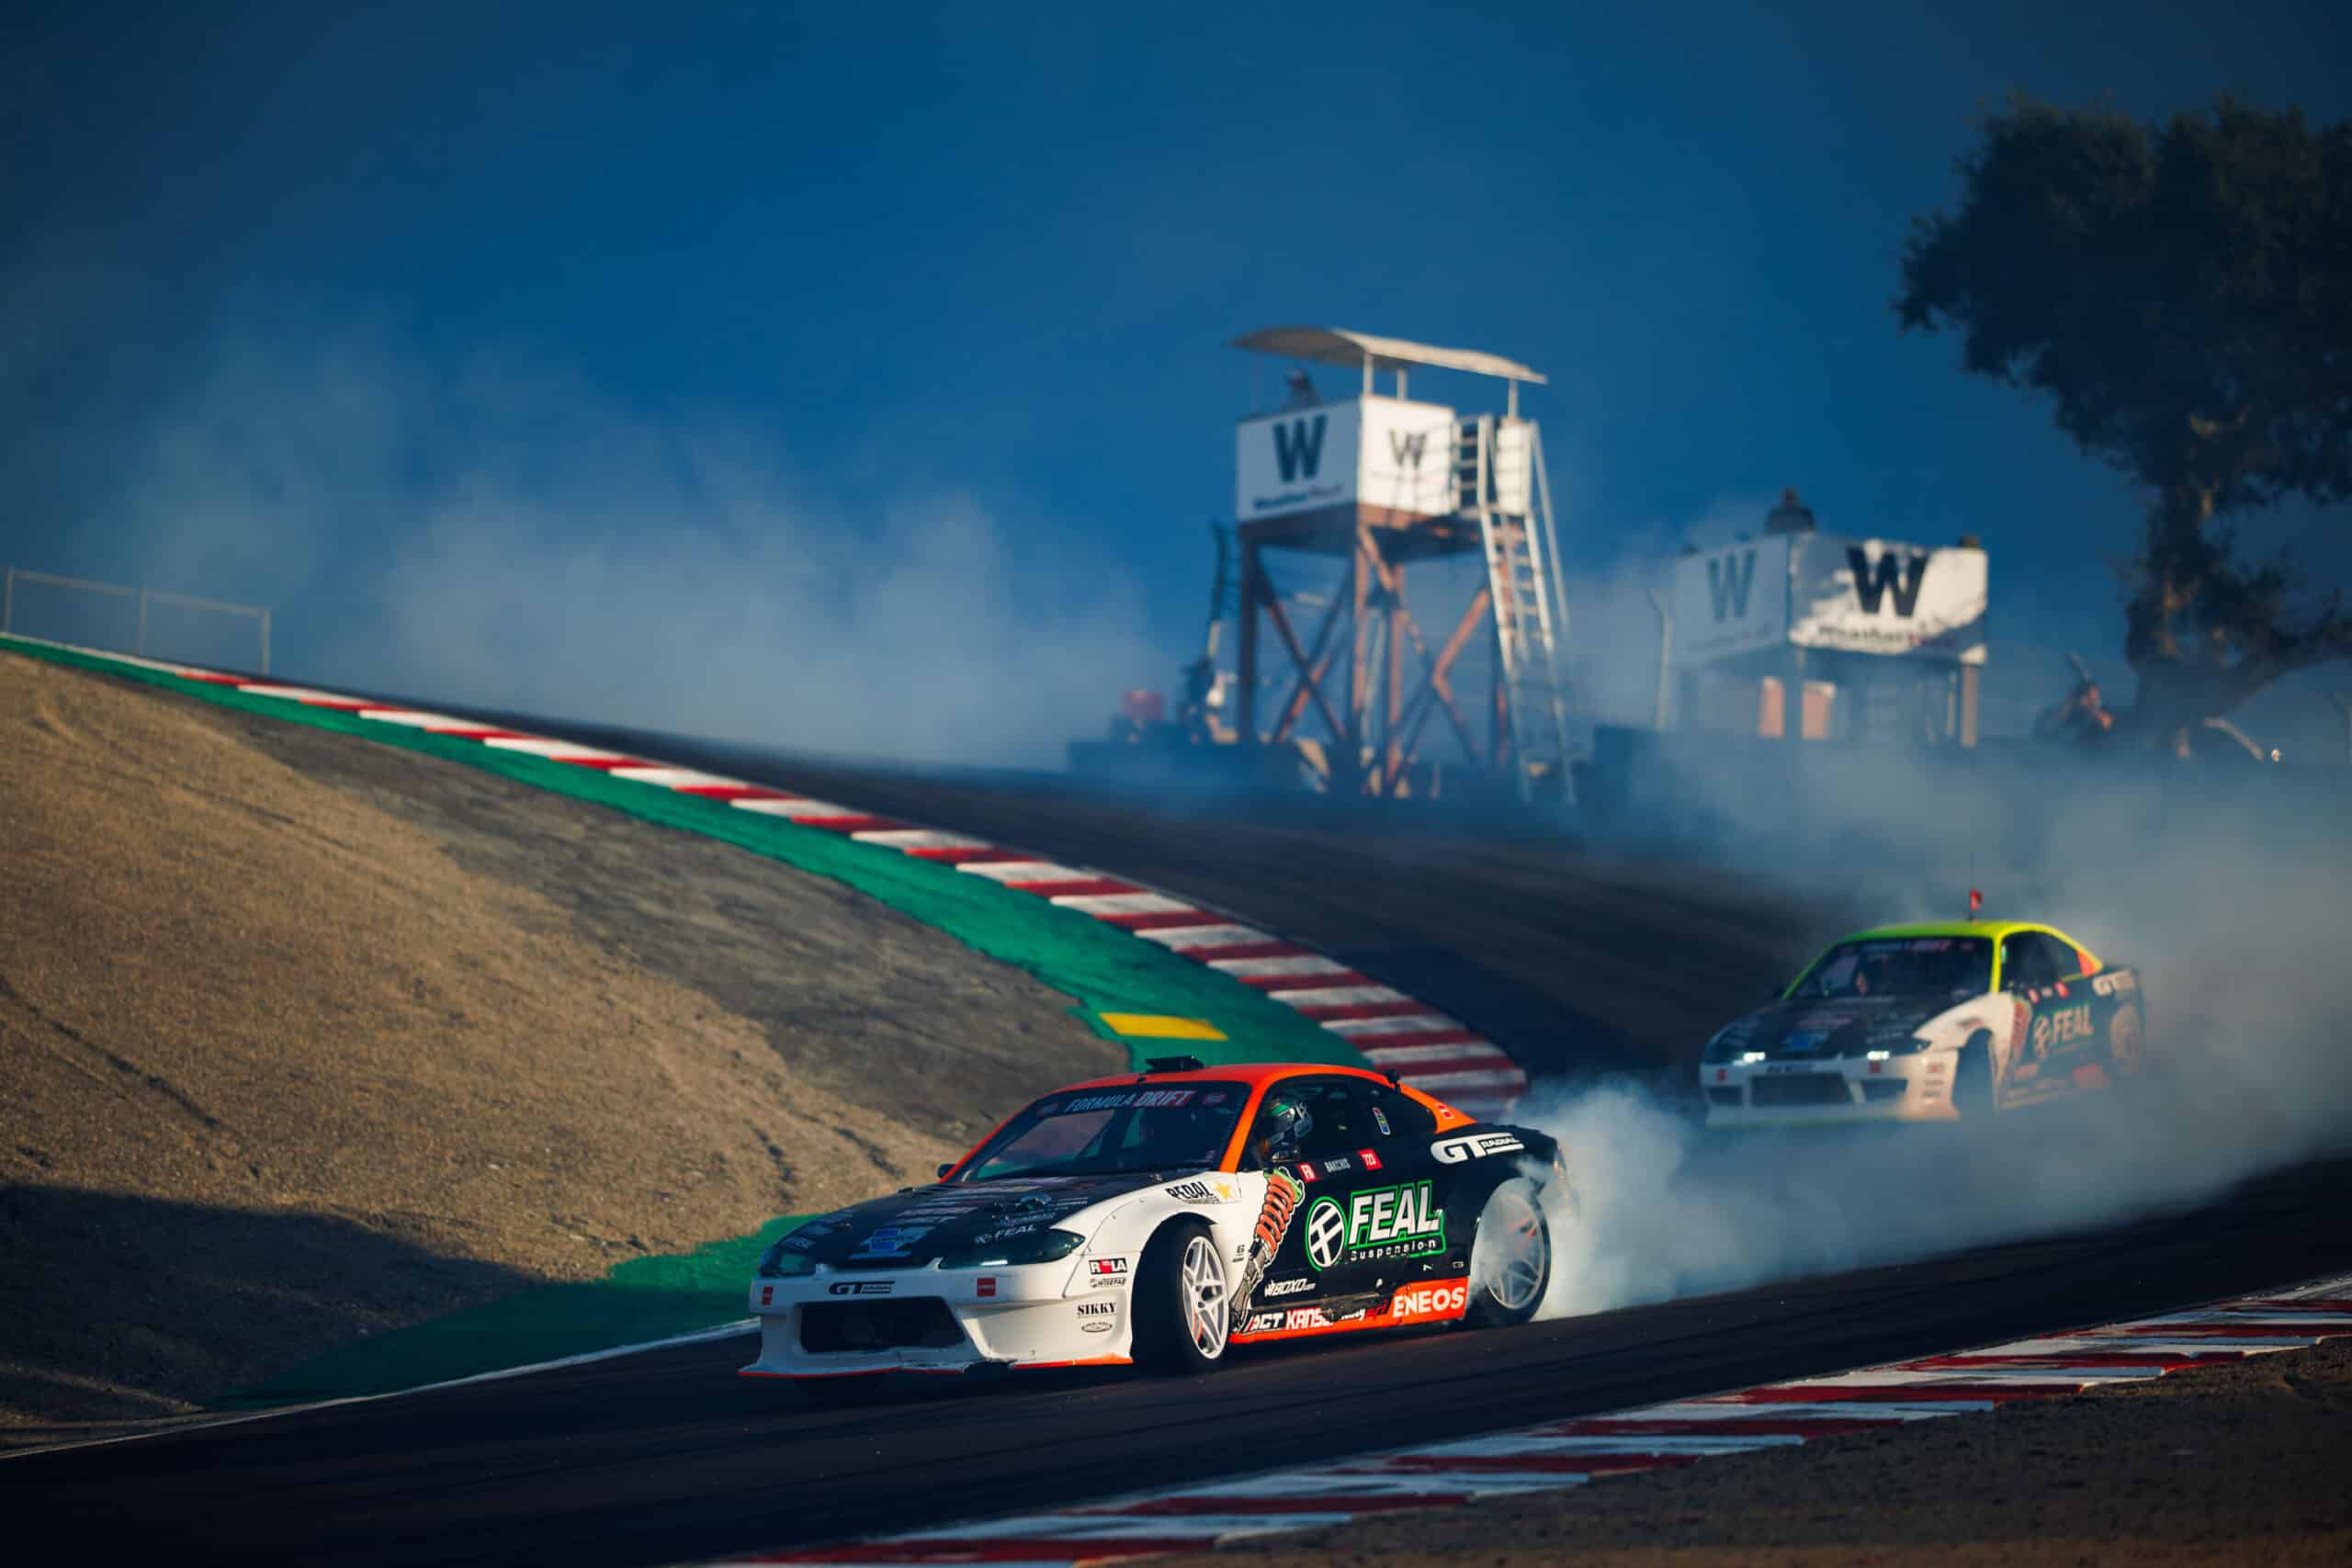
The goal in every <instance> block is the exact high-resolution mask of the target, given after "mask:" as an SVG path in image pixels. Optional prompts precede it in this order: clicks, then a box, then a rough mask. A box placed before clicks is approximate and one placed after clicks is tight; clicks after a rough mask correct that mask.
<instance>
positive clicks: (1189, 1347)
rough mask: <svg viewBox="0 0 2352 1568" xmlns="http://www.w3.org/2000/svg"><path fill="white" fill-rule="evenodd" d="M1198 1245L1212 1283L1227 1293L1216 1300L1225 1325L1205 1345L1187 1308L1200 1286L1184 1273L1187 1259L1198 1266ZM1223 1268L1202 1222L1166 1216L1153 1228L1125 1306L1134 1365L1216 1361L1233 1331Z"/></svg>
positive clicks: (1192, 1368)
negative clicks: (1210, 1267)
mask: <svg viewBox="0 0 2352 1568" xmlns="http://www.w3.org/2000/svg"><path fill="white" fill-rule="evenodd" d="M1195 1244H1197V1247H1196V1245H1195ZM1199 1247H1205V1248H1206V1249H1207V1252H1206V1260H1207V1262H1208V1263H1210V1264H1213V1265H1215V1267H1216V1284H1217V1286H1218V1288H1219V1289H1221V1290H1223V1291H1224V1292H1225V1294H1224V1295H1223V1296H1222V1298H1221V1299H1220V1301H1219V1303H1217V1304H1218V1306H1219V1307H1220V1309H1221V1311H1222V1313H1223V1327H1222V1329H1221V1331H1219V1332H1217V1333H1216V1334H1214V1335H1211V1336H1208V1338H1209V1340H1210V1343H1208V1344H1207V1345H1206V1346H1204V1345H1203V1344H1202V1342H1201V1340H1200V1339H1199V1338H1197V1337H1195V1333H1194V1327H1195V1324H1194V1319H1193V1314H1192V1312H1191V1311H1190V1307H1191V1306H1192V1304H1193V1302H1192V1298H1193V1296H1194V1295H1195V1294H1196V1292H1197V1291H1198V1289H1199V1288H1200V1287H1199V1285H1198V1282H1197V1281H1195V1280H1189V1279H1188V1278H1187V1277H1186V1272H1185V1269H1186V1264H1187V1260H1188V1258H1189V1259H1190V1260H1191V1262H1192V1265H1193V1268H1194V1269H1199V1268H1200V1267H1201V1265H1202V1255H1201V1254H1200V1252H1199V1250H1198V1248H1199ZM1224 1269H1225V1264H1224V1259H1223V1258H1221V1257H1220V1256H1219V1255H1218V1253H1217V1249H1216V1237H1215V1236H1213V1235H1210V1233H1209V1227H1208V1226H1207V1225H1206V1224H1203V1223H1202V1222H1201V1221H1199V1220H1170V1221H1169V1222H1168V1223H1167V1224H1164V1225H1162V1226H1160V1227H1159V1229H1158V1230H1157V1231H1155V1232H1153V1233H1152V1237H1151V1240H1150V1241H1149V1242H1148V1243H1147V1244H1146V1245H1145V1247H1144V1249H1143V1261H1142V1262H1140V1263H1138V1264H1137V1265H1136V1282H1135V1285H1134V1286H1133V1288H1132V1289H1131V1290H1130V1291H1129V1292H1128V1301H1127V1311H1128V1314H1129V1315H1130V1317H1131V1319H1132V1321H1133V1325H1134V1348H1133V1349H1132V1350H1131V1351H1130V1352H1129V1353H1130V1354H1131V1355H1133V1356H1134V1357H1135V1361H1136V1366H1138V1367H1141V1368H1143V1369H1145V1370H1146V1371H1154V1372H1170V1373H1196V1372H1204V1371H1208V1370H1209V1369H1210V1368H1211V1367H1214V1366H1216V1363H1217V1361H1218V1359H1220V1358H1221V1357H1223V1356H1224V1354H1225V1351H1226V1347H1227V1344H1228V1343H1229V1342H1230V1341H1231V1339H1232V1336H1233V1322H1232V1309H1233V1297H1232V1293H1231V1284H1230V1281H1229V1280H1227V1279H1226V1277H1225V1273H1224Z"/></svg>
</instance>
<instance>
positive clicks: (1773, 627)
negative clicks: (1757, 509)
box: [1674, 534, 1790, 664]
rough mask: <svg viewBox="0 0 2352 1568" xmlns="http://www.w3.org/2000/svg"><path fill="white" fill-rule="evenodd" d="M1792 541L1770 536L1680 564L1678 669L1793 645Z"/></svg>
mask: <svg viewBox="0 0 2352 1568" xmlns="http://www.w3.org/2000/svg"><path fill="white" fill-rule="evenodd" d="M1789 540H1790V536H1788V535H1786V534H1769V535H1766V536H1764V537H1763V538H1760V539H1743V540H1742V541H1740V542H1739V543H1738V544H1736V545H1729V546H1725V547H1723V548H1721V549H1714V550H1705V551H1702V552H1701V553H1699V554H1697V555H1688V556H1684V557H1682V558H1680V559H1679V560H1677V561H1676V562H1675V563H1674V655H1675V662H1676V663H1678V664H1713V662H1715V661H1716V660H1719V659H1731V658H1735V657H1736V656H1737V655H1740V654H1743V653H1755V652H1758V651H1759V650H1761V649H1768V648H1778V647H1780V646H1781V644H1782V643H1783V642H1785V641H1786V640H1787V638H1788V632H1789V558H1790V549H1789Z"/></svg>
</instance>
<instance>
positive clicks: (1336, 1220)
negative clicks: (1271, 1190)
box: [1306, 1140, 1517, 1270]
mask: <svg viewBox="0 0 2352 1568" xmlns="http://www.w3.org/2000/svg"><path fill="white" fill-rule="evenodd" d="M1516 1141H1517V1140H1513V1142H1516ZM1444 1250H1445V1211H1444V1210H1442V1209H1441V1208H1439V1207H1438V1206H1437V1201H1436V1199H1435V1197H1434V1196H1433V1194H1432V1192H1431V1190H1430V1183H1428V1182H1426V1181H1415V1182H1409V1183H1407V1184H1404V1185H1402V1186H1397V1187H1374V1188H1370V1189H1367V1190H1364V1191H1362V1192H1351V1193H1350V1194H1349V1195H1348V1197H1347V1200H1346V1203H1345V1205H1344V1207H1343V1206H1342V1204H1341V1202H1340V1200H1339V1199H1336V1198H1317V1200H1316V1201H1315V1202H1314V1205H1313V1206H1312V1207H1310V1208H1309V1209H1308V1210H1307V1212H1306V1260H1307V1262H1309V1263H1311V1264H1313V1265H1314V1266H1315V1268H1316V1269H1317V1270H1321V1269H1329V1268H1330V1267H1332V1266H1333V1265H1334V1264H1336V1263H1338V1262H1339V1261H1340V1258H1349V1259H1351V1260H1358V1259H1363V1258H1421V1257H1426V1256H1427V1255H1429V1254H1430V1253H1433V1252H1443V1251H1444Z"/></svg>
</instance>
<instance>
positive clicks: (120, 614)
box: [0, 566, 269, 675]
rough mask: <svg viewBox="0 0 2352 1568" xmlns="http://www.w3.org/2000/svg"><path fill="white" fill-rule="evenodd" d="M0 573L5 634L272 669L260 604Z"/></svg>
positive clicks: (13, 570) (0, 630) (0, 629)
mask: <svg viewBox="0 0 2352 1568" xmlns="http://www.w3.org/2000/svg"><path fill="white" fill-rule="evenodd" d="M0 570H5V577H0V634H6V635H11V636H17V637H40V638H42V639H44V640H46V641H50V642H66V643H73V644H75V645H76V646H79V647H83V648H102V649H111V650H113V651H115V652H119V653H123V652H127V653H133V654H137V655H139V656H141V657H142V658H144V657H147V656H149V655H150V654H154V655H159V656H168V657H172V658H177V659H186V660H191V661H203V662H209V663H215V664H224V665H227V666H228V667H230V668H232V669H248V668H249V669H252V670H254V671H257V672H258V673H260V674H263V675H266V674H268V673H269V612H268V611H267V610H266V609H264V608H263V607H262V606H260V605H258V604H223V603H222V602H220V600H218V599H198V598H196V597H194V596H193V595H191V594H187V593H165V592H159V591H158V590H156V589H153V588H137V587H131V586H129V585H127V584H124V583H119V582H95V581H90V580H89V579H87V578H81V577H59V576H57V575H55V574H54V573H51V572H46V571H28V570H26V569H24V568H23V567H16V566H11V567H7V568H6V569H0ZM243 623H250V625H249V626H248V625H245V624H243ZM248 660H252V662H251V663H250V664H249V663H248V662H247V661H248Z"/></svg>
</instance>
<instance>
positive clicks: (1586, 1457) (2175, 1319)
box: [727, 1276, 2352, 1568]
mask: <svg viewBox="0 0 2352 1568" xmlns="http://www.w3.org/2000/svg"><path fill="white" fill-rule="evenodd" d="M2343 1335H2352V1276H2347V1277H2345V1278H2340V1279H2332V1280H2321V1281H2318V1282H2315V1283H2312V1284H2309V1285H2304V1286H2301V1287H2298V1288H2296V1289H2293V1290H2290V1291H2282V1292H2272V1293H2269V1294H2267V1295H2261V1296H2246V1297H2241V1298H2239V1299H2237V1300H2234V1301H2228V1302H2222V1303H2218V1304H2216V1305H2213V1306H2209V1307H2203V1308H2200V1309H2199V1310H2197V1311H2194V1312H2182V1313H2170V1314H2165V1315H2164V1316H2161V1317H2147V1318H2140V1319H2136V1320H2134V1321H2132V1322H2130V1323H2119V1324H2112V1325H2107V1326H2104V1327H2098V1328H2085V1329H2078V1330H2075V1331H2072V1332H2069V1333H2065V1334H2058V1335H2052V1336H2049V1337H2042V1338H2035V1339H2018V1340H2014V1341H2012V1342H2010V1343H2008V1344H2006V1345H1992V1346H1987V1347H1985V1348H1983V1349H1980V1350H1972V1351H1969V1352H1967V1353H1966V1354H1962V1355H1951V1356H1928V1357H1924V1358H1922V1359H1918V1360H1915V1361H1898V1362H1895V1363H1894V1364H1893V1365H1891V1366H1884V1367H1872V1368H1869V1369H1866V1370H1864V1371H1852V1372H1841V1373H1839V1374H1838V1375H1836V1376H1834V1377H1823V1378H1805V1379H1802V1380H1800V1381H1798V1382H1785V1383H1770V1384H1767V1385H1765V1386H1764V1387H1761V1388H1750V1389H1742V1390H1739V1391H1738V1392H1736V1393H1719V1394H1713V1395H1710V1396H1708V1397H1706V1398H1702V1399H1689V1400H1676V1401H1673V1402H1671V1403H1669V1404H1652V1405H1646V1406H1644V1407H1643V1408H1641V1409H1637V1410H1621V1411H1616V1412H1614V1413H1612V1414H1610V1415H1606V1416H1580V1417H1577V1418H1576V1419H1574V1420H1566V1421H1554V1422H1547V1423H1546V1424H1544V1425H1543V1426H1540V1427H1524V1428H1521V1430H1518V1431H1511V1432H1498V1433H1494V1434H1492V1435H1489V1436H1487V1437H1479V1438H1464V1439H1462V1440H1460V1441H1456V1442H1449V1443H1438V1444H1433V1445H1430V1446H1427V1447H1419V1448H1410V1449H1397V1450H1390V1451H1388V1452H1385V1453H1374V1454H1362V1455H1358V1456H1356V1457H1354V1458H1351V1459H1342V1460H1334V1461H1329V1462H1328V1463H1321V1464H1315V1465H1308V1466H1302V1467H1301V1468H1299V1469H1296V1470H1283V1471H1275V1472H1268V1473H1265V1474H1260V1475H1251V1476H1246V1477H1242V1478H1239V1479H1235V1480H1227V1481H1216V1482H1211V1483H1206V1484H1204V1485H1198V1486H1186V1487H1175V1488H1170V1489H1168V1490H1164V1491H1158V1492H1149V1493H1140V1494H1136V1495H1132V1496H1128V1497H1124V1498H1118V1499H1114V1500H1112V1501H1109V1502H1103V1503H1096V1504H1090V1505H1087V1506H1081V1507H1073V1508H1069V1509H1066V1510H1062V1511H1059V1512H1056V1513H1048V1514H1024V1515H1022V1516H1020V1517H1014V1518H1002V1519H990V1520H986V1521H983V1522H979V1523H975V1524H967V1525H958V1526H954V1527H951V1528H948V1529H936V1530H924V1531H921V1532H919V1533H916V1534H911V1535H900V1536H891V1537H888V1538H885V1539H880V1540H862V1541H853V1542H850V1543H848V1544H845V1545H840V1546H827V1547H817V1548H813V1549H795V1550H792V1551H781V1552H775V1553H769V1554H761V1553H752V1554H748V1555H745V1556H741V1557H732V1558H729V1559H727V1561H728V1562H730V1563H753V1562H758V1563H776V1564H787V1563H845V1562H846V1563H871V1564H894V1563H905V1564H918V1563H922V1564H928V1563H949V1562H958V1563H981V1562H985V1563H990V1564H996V1565H1000V1568H1005V1565H1012V1564H1020V1565H1023V1568H1077V1565H1078V1564H1081V1563H1090V1562H1111V1561H1114V1560H1118V1559H1123V1558H1134V1557H1148V1556H1151V1555H1154V1554H1157V1553H1160V1552H1170V1551H1204V1550H1206V1549H1208V1548H1210V1547H1214V1546H1217V1545H1220V1544H1222V1543H1225V1542H1228V1541H1233V1540H1242V1539H1246V1538H1249V1537H1254V1536H1264V1535H1273V1534H1279V1533H1281V1532H1283V1531H1286V1530H1301V1529H1317V1528H1319V1527H1322V1526H1327V1525H1339V1524H1345V1523H1347V1522H1349V1521H1350V1520H1351V1519H1355V1518H1359V1517H1363V1516H1364V1515H1367V1514H1378V1513H1395V1512H1397V1511H1399V1510H1402V1509H1407V1508H1441V1507H1450V1506H1455V1505H1458V1504H1464V1503H1475V1502H1476V1501H1478V1500H1479V1499H1480V1498H1482V1497H1490V1496H1496V1495H1502V1494H1507V1493H1515V1492H1541V1491H1548V1490H1552V1489H1555V1488H1558V1487H1564V1486H1574V1485H1578V1484H1581V1483H1585V1482H1588V1481H1590V1480H1592V1479H1594V1478H1595V1477H1597V1476H1605V1475H1620V1474H1624V1473H1626V1472H1632V1471H1640V1470H1658V1469H1664V1468H1668V1467H1672V1466H1680V1465H1689V1464H1696V1463H1697V1462H1699V1461H1701V1460H1702V1459H1708V1458H1711V1457H1713V1456H1714V1455H1716V1454H1730V1453H1744V1452H1746V1451H1747V1450H1752V1449H1766V1448H1780V1447H1787V1446H1791V1445H1794V1444H1799V1443H1803V1442H1805V1441H1807V1440H1808V1439H1810V1438H1825V1437H1833V1436H1837V1435H1838V1434H1841V1433H1846V1432H1861V1431H1870V1430H1872V1429H1874V1428H1879V1427H1890V1426H1894V1425H1899V1424H1901V1423H1903V1422H1906V1421H1926V1420H1932V1419H1934V1418H1935V1417H1937V1416H1959V1415H1964V1414H1966V1413H1968V1412H1971V1411H1979V1410H1993V1409H1997V1408H1998V1407H1999V1406H2001V1405H2003V1404H2012V1403H2015V1402H2016V1401H2018V1400H2025V1399H2049V1398H2054V1397H2063V1396H2064V1395H2067V1394H2074V1393H2081V1392H2082V1391H2084V1390H2085V1389H2088V1388H2093V1387H2096V1386H2098V1385H2099V1384H2102V1383H2112V1382H2137V1381H2141V1380H2144V1379H2148V1378H2155V1377H2161V1376H2163V1375H2164V1374H2165V1373H2166V1372H2170V1371H2179V1370H2180V1369H2182V1368H2184V1367H2201V1366H2215V1365H2219V1364H2222V1363H2223V1362H2229V1361H2237V1360H2243V1359H2245V1358H2246V1357H2248V1356H2259V1355H2263V1354H2266V1353H2267V1352H2270V1351H2274V1350H2292V1349H2300V1348H2303V1347H2305V1346H2309V1345H2316V1344H2318V1343H2319V1342H2320V1341H2321V1340H2323V1339H2331V1338H2335V1337H2339V1336H2343Z"/></svg>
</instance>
